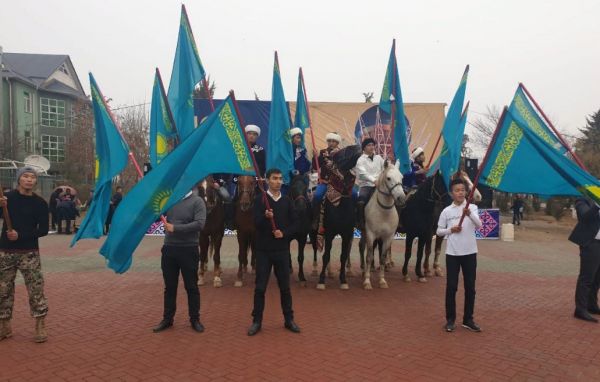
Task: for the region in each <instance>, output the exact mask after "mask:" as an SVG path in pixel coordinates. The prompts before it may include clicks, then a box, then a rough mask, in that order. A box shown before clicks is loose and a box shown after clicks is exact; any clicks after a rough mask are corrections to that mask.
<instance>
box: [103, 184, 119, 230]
mask: <svg viewBox="0 0 600 382" xmlns="http://www.w3.org/2000/svg"><path fill="white" fill-rule="evenodd" d="M121 200H123V187H121V186H117V189H116V192H115V193H114V194H113V196H112V198H110V208H109V210H108V216H107V217H106V224H105V226H106V229H105V232H104V234H105V235H108V230H110V223H111V222H112V218H113V215H114V214H115V210H116V209H117V207H118V206H119V203H121Z"/></svg>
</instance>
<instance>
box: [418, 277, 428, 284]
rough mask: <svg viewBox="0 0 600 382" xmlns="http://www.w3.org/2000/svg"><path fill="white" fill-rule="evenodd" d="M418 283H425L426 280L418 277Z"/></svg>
mask: <svg viewBox="0 0 600 382" xmlns="http://www.w3.org/2000/svg"><path fill="white" fill-rule="evenodd" d="M419 282H420V283H426V282H427V278H425V277H419Z"/></svg>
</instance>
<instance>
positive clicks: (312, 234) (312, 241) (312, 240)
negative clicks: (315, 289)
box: [309, 230, 319, 276]
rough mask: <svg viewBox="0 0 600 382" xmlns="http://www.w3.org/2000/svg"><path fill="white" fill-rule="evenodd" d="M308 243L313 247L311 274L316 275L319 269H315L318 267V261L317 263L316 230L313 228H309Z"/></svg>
mask: <svg viewBox="0 0 600 382" xmlns="http://www.w3.org/2000/svg"><path fill="white" fill-rule="evenodd" d="M309 235H310V244H311V245H312V249H313V270H312V275H313V276H316V275H318V274H319V270H318V269H317V267H318V263H317V251H318V248H317V231H315V230H311V231H310V233H309Z"/></svg>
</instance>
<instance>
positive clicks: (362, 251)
mask: <svg viewBox="0 0 600 382" xmlns="http://www.w3.org/2000/svg"><path fill="white" fill-rule="evenodd" d="M366 246H367V238H366V237H365V233H364V232H363V233H362V235H361V236H360V240H359V241H358V253H359V255H360V269H362V271H363V275H364V273H365V247H366Z"/></svg>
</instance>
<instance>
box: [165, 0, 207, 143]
mask: <svg viewBox="0 0 600 382" xmlns="http://www.w3.org/2000/svg"><path fill="white" fill-rule="evenodd" d="M205 74H206V73H205V71H204V67H203V66H202V61H200V55H199V54H198V49H197V48H196V42H195V41H194V35H193V34H192V28H191V26H190V22H189V19H188V17H187V12H186V11H185V6H184V5H182V6H181V22H180V25H179V37H178V38H177V50H176V51H175V60H174V62H173V71H172V72H171V82H170V83H169V92H168V94H169V104H170V105H171V110H172V111H173V117H174V119H175V125H176V126H177V132H178V133H179V139H180V141H183V140H185V139H186V138H187V137H188V136H189V135H190V134H191V133H192V131H194V128H195V127H196V126H195V122H194V100H193V96H194V87H195V86H196V84H198V82H200V81H201V80H202V79H203V78H204V76H205Z"/></svg>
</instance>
